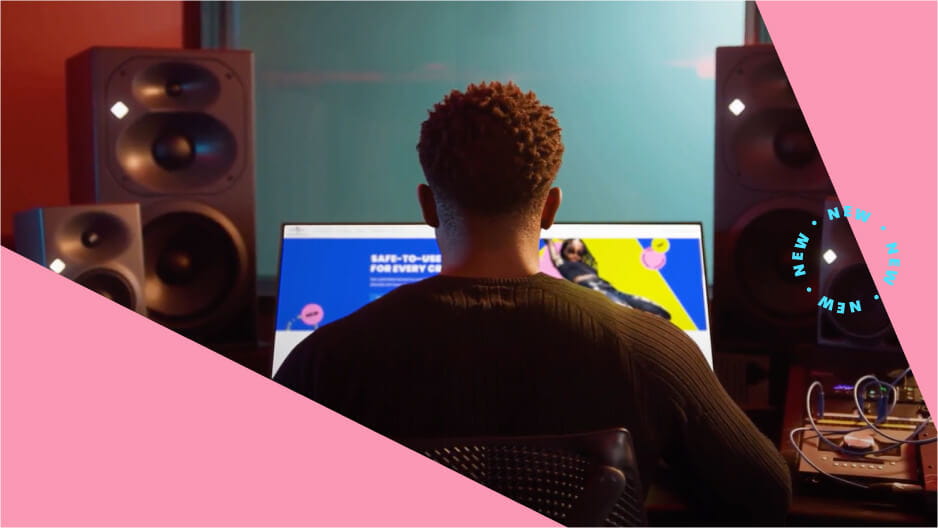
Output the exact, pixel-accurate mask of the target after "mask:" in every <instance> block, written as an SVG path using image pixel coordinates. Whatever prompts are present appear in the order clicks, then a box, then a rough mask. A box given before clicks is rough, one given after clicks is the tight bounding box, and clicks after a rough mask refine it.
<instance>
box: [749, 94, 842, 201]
mask: <svg viewBox="0 0 938 528" xmlns="http://www.w3.org/2000/svg"><path fill="white" fill-rule="evenodd" d="M731 148H732V152H733V154H732V155H733V159H734V160H735V162H736V166H737V168H738V169H739V173H740V181H741V183H742V184H743V185H747V186H752V187H755V188H760V189H761V188H773V187H778V186H780V185H784V186H785V187H789V188H797V187H798V185H799V184H805V185H807V186H810V187H816V186H819V185H826V184H827V182H828V177H827V172H826V171H825V170H824V166H823V164H822V163H821V158H820V156H819V155H818V150H817V146H816V145H815V144H814V138H813V137H812V136H811V131H810V130H809V129H808V125H807V123H806V122H805V120H804V116H803V115H802V114H801V112H800V111H799V110H797V109H774V110H766V111H763V112H761V113H758V114H754V115H751V116H749V118H748V119H746V120H745V122H744V123H743V124H742V125H741V126H740V127H739V128H738V129H737V130H736V133H735V135H734V137H733V141H732V143H731Z"/></svg>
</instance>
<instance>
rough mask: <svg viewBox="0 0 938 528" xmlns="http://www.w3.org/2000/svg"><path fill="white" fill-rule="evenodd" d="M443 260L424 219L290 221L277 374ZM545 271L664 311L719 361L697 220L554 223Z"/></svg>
mask: <svg viewBox="0 0 938 528" xmlns="http://www.w3.org/2000/svg"><path fill="white" fill-rule="evenodd" d="M440 267H441V258H440V251H439V248H438V247H437V244H436V239H435V238H434V232H433V229H432V228H431V227H429V226H427V225H423V224H376V225H363V224H354V225H352V224H346V225H340V224H286V225H284V226H283V231H282V241H281V252H280V274H279V284H278V295H277V319H276V333H275V337H274V356H273V365H272V370H271V372H272V373H276V372H277V369H279V368H280V365H281V364H282V363H283V361H284V359H286V357H287V355H288V354H289V353H290V351H291V350H292V349H293V347H295V346H296V345H297V344H298V343H299V342H300V341H302V340H303V339H304V338H305V337H306V336H308V335H309V334H311V333H312V332H315V331H316V329H317V328H319V327H321V326H323V325H325V324H328V323H330V322H332V321H335V320H337V319H340V318H342V317H345V316H346V315H349V314H351V313H352V312H354V311H355V310H357V309H359V308H361V307H362V306H364V305H365V304H367V303H369V302H371V301H373V300H375V299H377V298H379V297H381V296H382V295H384V294H385V293H387V292H389V291H391V290H393V289H394V288H396V287H398V286H400V285H402V284H407V283H410V282H415V281H418V280H421V279H425V278H427V277H430V276H432V275H436V274H438V273H439V272H440ZM540 270H541V272H543V273H545V274H548V275H552V276H554V277H557V278H561V279H565V280H570V281H573V282H575V283H577V284H580V285H581V286H584V287H587V288H591V289H593V290H596V291H599V292H600V293H602V294H604V295H605V296H606V297H607V298H609V300H610V302H616V303H619V304H626V305H629V306H633V307H635V308H638V309H643V310H646V311H650V312H652V313H657V314H658V315H661V316H663V317H667V318H668V319H670V320H671V322H672V323H674V324H675V325H676V326H677V327H678V328H680V329H682V330H684V331H685V332H687V334H688V335H689V336H690V337H691V339H693V340H694V342H695V343H697V346H699V347H700V350H701V352H703V354H704V356H705V357H706V359H707V363H709V364H710V365H711V366H712V365H713V360H712V352H711V344H710V321H709V314H708V310H707V283H706V274H705V270H704V256H703V240H702V229H701V225H700V224H556V225H554V226H553V227H551V228H550V229H549V230H545V231H543V232H542V237H541V241H540Z"/></svg>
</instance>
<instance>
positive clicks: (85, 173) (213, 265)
mask: <svg viewBox="0 0 938 528" xmlns="http://www.w3.org/2000/svg"><path fill="white" fill-rule="evenodd" d="M66 70H67V71H66V73H67V85H68V86H67V89H68V117H69V163H70V170H71V176H72V200H73V202H75V203H109V202H121V201H134V202H139V203H140V204H141V217H142V222H143V245H144V268H145V284H144V293H145V298H146V306H147V309H148V312H149V316H150V317H151V318H152V319H154V320H155V321H157V322H159V323H161V324H163V325H165V326H167V327H169V328H171V329H173V330H176V331H177V332H179V333H181V334H183V335H186V336H188V337H190V338H193V339H195V340H197V341H200V342H202V343H204V344H214V343H225V342H243V341H250V340H252V339H253V335H254V328H255V322H254V317H255V316H254V313H255V312H254V310H255V309H254V304H255V302H254V298H255V255H254V251H255V249H254V248H255V241H254V103H253V101H254V97H253V56H252V54H251V53H250V52H247V51H229V50H224V51H222V50H162V49H139V48H91V49H89V50H87V51H85V52H83V53H81V54H79V55H77V56H75V57H72V58H71V59H69V60H68V62H67V68H66Z"/></svg>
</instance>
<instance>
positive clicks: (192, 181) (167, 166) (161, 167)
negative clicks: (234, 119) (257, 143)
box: [116, 112, 237, 193]
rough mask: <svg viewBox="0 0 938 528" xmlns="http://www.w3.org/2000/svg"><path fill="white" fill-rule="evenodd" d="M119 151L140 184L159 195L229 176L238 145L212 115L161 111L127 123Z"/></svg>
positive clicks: (123, 163) (124, 166)
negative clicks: (129, 124) (130, 123)
mask: <svg viewBox="0 0 938 528" xmlns="http://www.w3.org/2000/svg"><path fill="white" fill-rule="evenodd" d="M116 154H117V160H118V163H119V164H120V166H121V168H122V169H123V170H124V172H125V173H126V174H127V175H128V177H129V178H130V179H132V180H133V181H134V182H136V183H137V184H139V185H142V186H143V187H145V188H147V189H149V190H151V191H154V192H159V193H175V192H192V191H193V190H194V189H198V188H200V187H206V186H210V185H212V184H214V183H216V182H218V181H219V180H221V179H224V178H226V177H227V176H228V171H229V170H230V169H231V166H232V164H233V163H234V161H235V158H236V157H237V143H236V140H235V138H234V135H232V133H231V131H230V130H228V129H227V128H226V127H225V125H223V124H222V123H221V122H220V121H218V120H217V119H215V118H214V117H212V116H210V115H208V114H199V113H189V112H162V113H151V114H147V115H145V116H143V117H142V118H140V119H139V120H138V121H137V122H135V123H133V124H132V125H131V126H130V127H128V128H127V130H126V131H125V132H124V133H123V134H121V135H120V137H119V138H118V140H117V147H116Z"/></svg>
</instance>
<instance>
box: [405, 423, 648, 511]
mask: <svg viewBox="0 0 938 528" xmlns="http://www.w3.org/2000/svg"><path fill="white" fill-rule="evenodd" d="M402 443H403V444H404V445H406V446H408V447H410V448H411V449H414V450H416V451H419V452H420V453H423V454H424V455H425V456H427V457H429V458H431V459H433V460H436V461H437V462H439V463H441V464H443V465H445V466H447V467H449V468H450V469H453V470H455V471H457V472H459V473H461V474H463V475H465V476H467V477H469V478H471V479H473V480H475V481H476V482H478V483H480V484H482V485H484V486H487V487H489V488H491V489H493V490H495V491H497V492H499V493H501V494H503V495H505V496H507V497H509V498H511V499H513V500H515V501H517V502H519V503H521V504H523V505H525V506H527V507H529V508H531V509H533V510H535V511H537V512H539V513H541V514H543V515H545V516H547V517H550V518H551V519H553V520H555V521H557V522H559V523H561V524H563V525H566V526H644V525H647V524H648V523H647V519H646V517H645V508H644V505H643V503H644V493H643V491H642V486H641V480H640V479H639V473H638V465H637V461H636V459H635V453H634V449H633V447H632V439H631V436H630V435H629V432H628V431H627V430H625V429H607V430H603V431H596V432H590V433H582V434H571V435H554V436H522V437H489V438H441V439H417V440H404V441H402Z"/></svg>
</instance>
